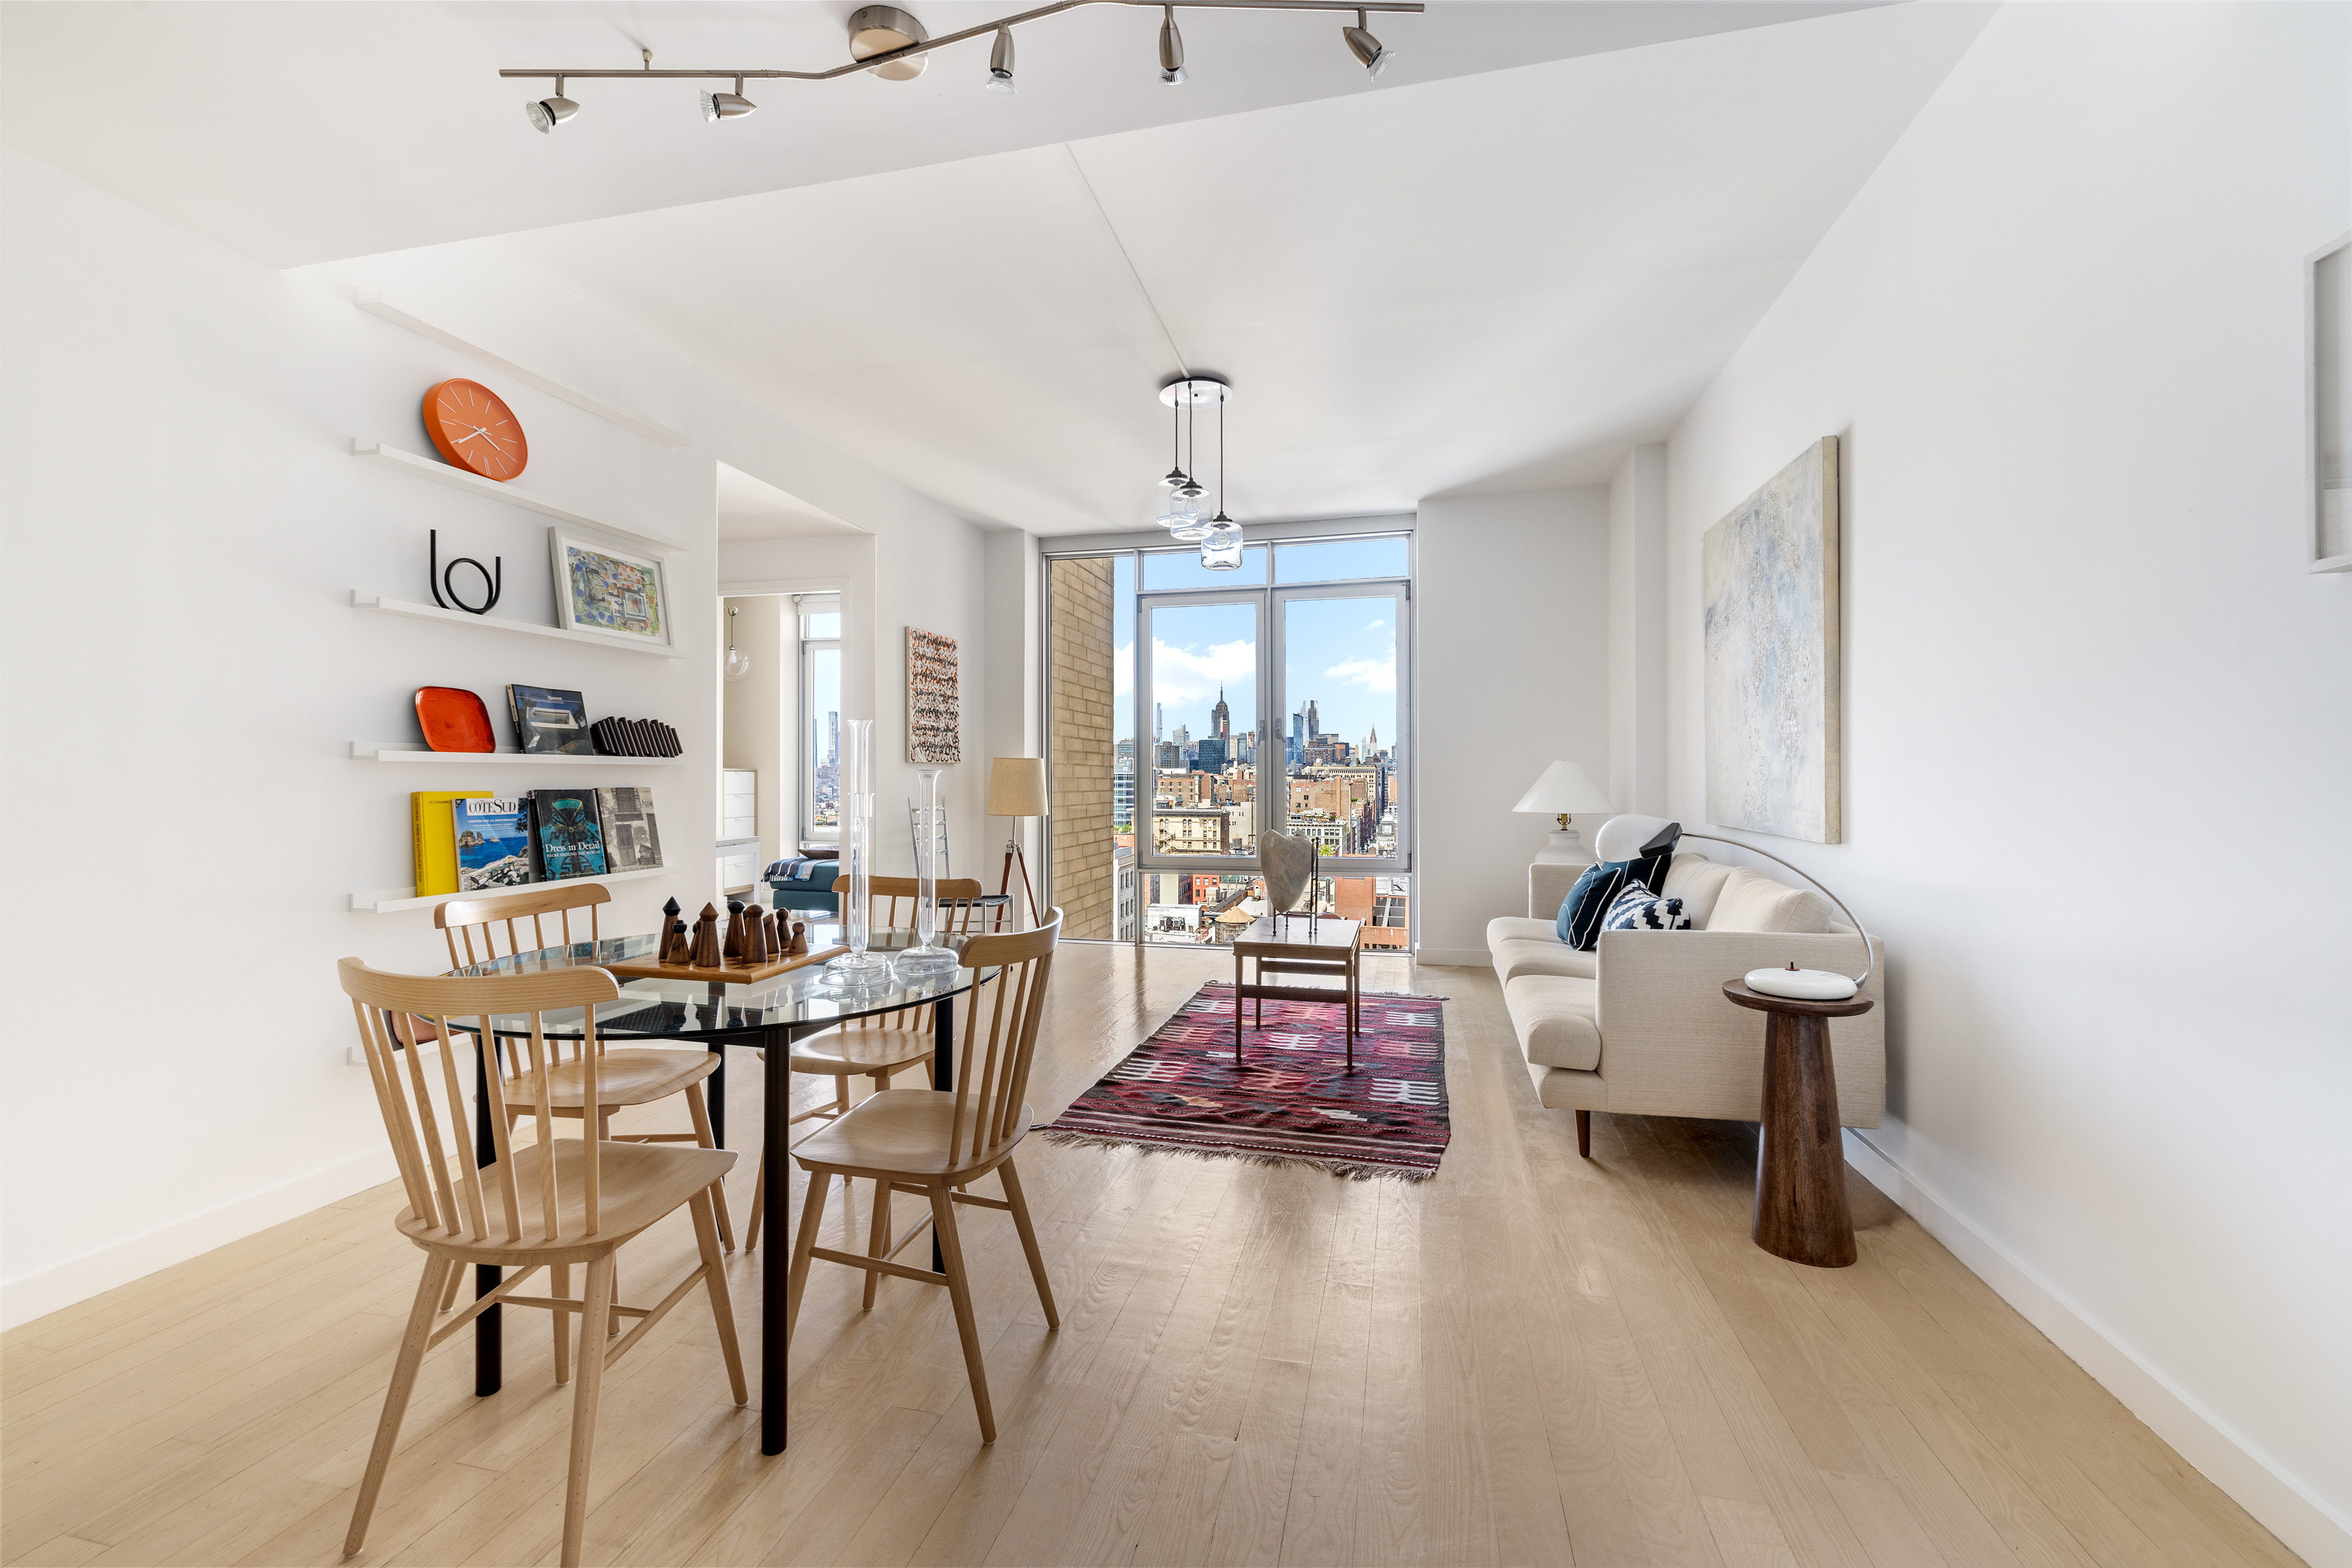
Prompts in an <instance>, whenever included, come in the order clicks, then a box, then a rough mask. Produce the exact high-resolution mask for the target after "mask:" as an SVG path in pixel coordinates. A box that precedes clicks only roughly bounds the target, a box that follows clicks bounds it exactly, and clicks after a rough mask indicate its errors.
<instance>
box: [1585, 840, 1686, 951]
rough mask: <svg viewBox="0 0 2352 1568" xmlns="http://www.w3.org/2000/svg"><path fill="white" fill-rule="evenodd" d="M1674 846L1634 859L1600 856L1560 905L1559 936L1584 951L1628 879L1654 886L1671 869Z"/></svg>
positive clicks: (1596, 938)
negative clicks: (1604, 857)
mask: <svg viewBox="0 0 2352 1568" xmlns="http://www.w3.org/2000/svg"><path fill="white" fill-rule="evenodd" d="M1674 863H1675V856H1674V851H1673V850H1671V849H1670V850H1667V851H1665V852H1664V853H1663V854H1659V855H1649V856H1643V857H1642V858H1638V859H1633V860H1603V861H1601V863H1600V864H1598V865H1596V866H1594V867H1592V868H1591V869H1589V870H1587V871H1586V872H1585V873H1584V875H1582V876H1581V877H1579V878H1578V879H1576V889H1575V890H1574V891H1573V892H1571V893H1570V894H1569V895H1568V901H1567V902H1566V903H1564V904H1562V905H1560V907H1559V939H1560V941H1562V942H1566V943H1568V944H1569V946H1570V947H1573V948H1579V949H1580V950H1582V951H1583V952H1591V951H1592V944H1593V943H1595V942H1599V941H1600V940H1601V919H1602V917H1603V916H1605V915H1607V914H1608V912H1609V906H1610V905H1612V904H1613V903H1615V902H1616V901H1617V895H1618V894H1619V893H1620V892H1622V890H1623V889H1625V887H1626V885H1627V884H1628V883H1632V882H1639V883H1641V884H1642V885H1643V886H1644V887H1648V888H1655V887H1657V886H1659V885H1660V884H1662V883H1663V882H1664V880H1665V879H1666V875H1667V873H1668V872H1669V871H1670V870H1672V869H1673V868H1674Z"/></svg>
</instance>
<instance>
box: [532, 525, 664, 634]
mask: <svg viewBox="0 0 2352 1568" xmlns="http://www.w3.org/2000/svg"><path fill="white" fill-rule="evenodd" d="M547 551H548V555H549V558H550V560H551V563H552V564H553V566H554V568H555V624H556V625H557V626H561V627H562V628H563V629H564V630H565V631H567V632H581V633H583V634H585V635H587V636H589V637H602V638H604V639H605V640H606V641H608V642H616V643H628V644H632V645H634V646H636V647H645V646H646V645H648V644H650V645H652V646H654V647H672V646H674V644H673V640H672V634H671V628H670V614H669V611H670V605H669V588H668V584H667V583H666V582H665V581H664V580H663V575H662V562H661V558H660V557H659V556H656V555H640V554H637V553H635V552H631V551H627V550H623V549H621V548H620V547H619V546H617V545H612V544H606V543H604V542H601V541H598V540H594V539H591V538H588V537H587V536H585V535H583V534H575V533H573V532H572V531H569V530H567V529H565V528H564V527H563V526H562V524H557V525H556V526H554V527H552V528H550V529H549V530H548V531H547Z"/></svg>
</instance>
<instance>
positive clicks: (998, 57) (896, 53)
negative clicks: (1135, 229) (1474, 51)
mask: <svg viewBox="0 0 2352 1568" xmlns="http://www.w3.org/2000/svg"><path fill="white" fill-rule="evenodd" d="M1179 3H1181V0H1052V3H1050V4H1048V5H1044V6H1042V7H1040V8H1039V9H1036V10H1034V11H1024V12H1021V13H1019V14H1018V15H1015V16H1006V17H1004V18H1003V19H1002V20H1000V21H994V22H982V23H981V24H980V25H979V26H973V27H966V28H963V29H962V30H961V31H960V32H954V33H949V34H946V35H945V36H943V37H937V38H934V37H931V36H930V34H929V32H928V31H927V30H926V29H925V28H924V26H923V25H922V23H920V22H919V21H917V20H916V19H915V18H914V17H913V16H909V15H908V14H907V13H906V12H904V11H902V10H900V9H899V8H898V6H896V5H860V6H859V7H858V8H857V9H856V11H854V12H852V13H850V17H849V58H848V60H847V61H846V62H845V63H843V64H839V65H833V66H827V67H825V68H824V69H821V70H778V69H771V68H761V69H756V70H753V69H740V68H734V67H727V68H720V69H695V70H656V69H654V67H653V57H652V54H651V52H650V51H648V50H640V51H639V53H640V55H641V56H642V57H643V58H644V68H643V69H641V70H617V69H608V68H603V67H596V68H577V69H575V68H563V69H557V68H554V67H552V66H530V67H520V68H508V69H504V70H501V71H499V75H500V76H501V77H519V78H545V77H552V78H553V79H554V80H555V93H554V96H553V97H551V98H542V99H540V100H536V101H534V102H531V103H529V104H526V105H524V109H525V111H526V112H527V113H529V115H530V123H531V126H532V128H533V129H534V130H537V131H540V132H549V131H552V130H554V129H555V128H556V127H557V126H559V125H561V124H562V123H563V122H564V121H567V120H569V119H571V118H572V116H573V115H575V114H577V113H579V112H580V106H579V105H578V104H576V103H574V102H572V100H570V99H568V98H566V97H564V96H563V79H564V78H566V77H583V78H591V77H593V78H595V79H600V80H630V79H633V80H636V81H677V80H684V81H725V80H727V79H730V77H731V78H732V79H734V82H735V90H734V91H732V92H706V93H704V94H703V95H702V114H703V118H704V119H706V120H709V121H714V122H715V121H721V120H732V119H735V118H736V117H737V116H739V115H745V114H749V113H751V110H752V109H753V107H754V106H753V104H752V102H751V100H750V99H748V98H745V97H744V96H743V84H744V83H745V82H746V81H750V80H752V79H758V80H761V81H831V80H833V79H835V77H844V76H850V75H854V74H855V73H856V72H859V71H865V72H868V73H870V74H872V75H874V76H877V77H880V78H882V79H884V80H885V81H908V80H910V79H913V78H915V77H919V76H920V75H922V74H923V68H924V67H925V66H927V65H929V63H930V57H931V54H932V51H934V50H937V49H943V48H946V47H948V46H950V44H961V43H963V42H964V41H966V40H967V39H971V38H979V37H991V38H992V39H993V42H992V45H991V47H990V49H989V57H988V83H987V85H988V89H989V90H990V91H992V92H1006V93H1009V92H1011V91H1013V26H1014V25H1016V24H1023V25H1025V24H1027V23H1030V22H1034V21H1036V20H1038V19H1039V18H1041V17H1045V16H1053V15H1055V14H1056V13H1059V12H1063V11H1068V10H1074V9H1076V7H1078V6H1081V5H1133V6H1136V7H1137V8H1139V9H1140V8H1142V7H1144V6H1147V5H1148V6H1150V7H1151V8H1153V9H1154V10H1157V11H1158V12H1159V13H1160V80H1161V81H1163V82H1166V83H1167V84H1168V85H1169V86H1171V87H1174V86H1176V85H1178V84H1179V83H1181V82H1182V81H1183V80H1184V74H1185V73H1184V35H1183V34H1182V33H1181V32H1179V31H1178V30H1177V26H1176V9H1177V4H1179ZM1196 3H1197V4H1200V5H1213V6H1221V7H1223V8H1225V9H1229V10H1244V11H1339V12H1343V13H1344V12H1348V11H1353V12H1354V13H1355V14H1356V25H1355V26H1352V27H1343V28H1341V29H1340V33H1341V35H1342V36H1343V37H1345V38H1346V39H1347V42H1348V48H1349V51H1350V52H1351V53H1352V54H1354V55H1355V57H1356V58H1357V59H1359V60H1360V61H1361V62H1363V66H1364V68H1365V69H1366V70H1368V71H1370V72H1371V73H1372V75H1374V76H1378V75H1380V74H1381V71H1382V70H1383V69H1385V68H1387V66H1388V63H1389V61H1390V60H1391V58H1393V57H1394V54H1395V51H1394V50H1392V49H1391V48H1389V47H1387V46H1386V45H1384V44H1382V43H1381V41H1380V40H1379V39H1378V38H1375V37H1372V35H1371V34H1370V32H1368V31H1366V30H1365V26H1364V24H1365V20H1366V18H1367V16H1369V14H1370V13H1371V12H1374V11H1396V12H1419V11H1421V10H1423V8H1424V7H1423V0H1196Z"/></svg>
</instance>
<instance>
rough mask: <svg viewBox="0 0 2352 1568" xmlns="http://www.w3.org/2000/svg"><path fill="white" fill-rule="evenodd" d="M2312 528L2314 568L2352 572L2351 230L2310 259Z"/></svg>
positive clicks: (2308, 519)
mask: <svg viewBox="0 0 2352 1568" xmlns="http://www.w3.org/2000/svg"><path fill="white" fill-rule="evenodd" d="M2303 288H2304V296H2303V297H2304V301H2305V304H2304V319H2305V322H2306V323H2307V325H2308V331H2309V334H2310V339H2311V342H2310V349H2309V353H2310V359H2309V361H2308V363H2307V364H2306V365H2305V441H2306V442H2308V443H2309V446H2310V454H2309V458H2308V460H2307V462H2306V464H2305V482H2306V483H2307V484H2308V485H2309V487H2310V500H2309V507H2310V510H2309V511H2308V512H2307V513H2306V514H2305V525H2306V526H2307V527H2309V528H2310V530H2311V567H2310V569H2311V570H2312V571H2314V572H2352V234H2347V235H2339V236H2337V237H2336V239H2335V241H2334V242H2333V243H2331V244H2328V245H2325V246H2322V247H2320V248H2319V249H2317V250H2315V251H2313V252H2312V253H2311V254H2310V255H2309V256H2307V257H2305V258H2304V283H2303Z"/></svg>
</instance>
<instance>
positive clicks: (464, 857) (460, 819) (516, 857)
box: [449, 795, 531, 893]
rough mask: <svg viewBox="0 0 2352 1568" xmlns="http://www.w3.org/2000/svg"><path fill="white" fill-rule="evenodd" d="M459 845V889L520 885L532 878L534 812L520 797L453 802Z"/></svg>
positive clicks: (466, 891) (461, 890)
mask: <svg viewBox="0 0 2352 1568" xmlns="http://www.w3.org/2000/svg"><path fill="white" fill-rule="evenodd" d="M449 809H450V815H451V826H452V827H454V828H455V829H456V837H457V890H458V891H459V892H463V893H478V892H481V891H484V890H485V889H491V888H520V887H522V886H524V885H525V884H527V883H528V882H530V880H531V874H530V811H529V810H528V809H527V808H526V807H525V805H524V803H523V802H522V801H521V800H520V799H516V798H504V799H502V798H499V797H498V796H479V795H478V796H474V797H471V798H467V799H460V800H453V801H451V802H450V803H449Z"/></svg>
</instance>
